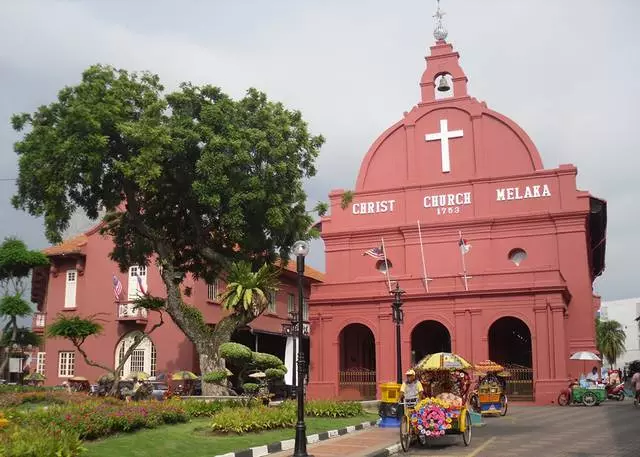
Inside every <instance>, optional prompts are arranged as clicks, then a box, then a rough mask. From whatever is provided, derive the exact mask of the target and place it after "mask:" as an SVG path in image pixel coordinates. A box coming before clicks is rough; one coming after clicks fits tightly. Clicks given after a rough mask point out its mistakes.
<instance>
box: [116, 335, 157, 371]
mask: <svg viewBox="0 0 640 457" xmlns="http://www.w3.org/2000/svg"><path fill="white" fill-rule="evenodd" d="M139 335H141V332H137V331H136V332H131V333H128V334H127V335H125V336H124V337H123V338H122V339H121V340H120V342H119V343H118V346H117V347H116V357H115V359H116V366H117V365H119V364H120V363H122V360H123V359H124V355H125V352H126V351H127V350H128V349H129V348H130V347H131V345H132V344H133V342H134V341H135V338H136V336H139ZM157 359H158V354H157V352H156V347H155V345H154V344H153V342H152V341H151V339H149V337H147V336H145V337H144V339H143V340H142V341H141V342H140V344H138V346H137V347H136V348H135V349H134V350H133V352H132V353H131V355H130V356H129V360H127V362H126V363H125V364H124V367H123V368H122V376H124V377H126V376H129V374H131V373H132V372H134V371H142V372H144V373H147V374H148V375H149V376H155V375H156V368H157V366H156V365H157Z"/></svg>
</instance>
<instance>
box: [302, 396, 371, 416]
mask: <svg viewBox="0 0 640 457" xmlns="http://www.w3.org/2000/svg"><path fill="white" fill-rule="evenodd" d="M304 411H305V413H306V415H308V416H315V417H355V416H362V415H363V414H364V410H363V409H362V404H360V403H359V402H355V401H331V400H311V401H308V402H306V404H305V407H304Z"/></svg>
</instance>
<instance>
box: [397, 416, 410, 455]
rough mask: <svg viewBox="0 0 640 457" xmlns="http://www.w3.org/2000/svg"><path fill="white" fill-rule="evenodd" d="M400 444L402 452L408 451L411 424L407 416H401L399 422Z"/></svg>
mask: <svg viewBox="0 0 640 457" xmlns="http://www.w3.org/2000/svg"><path fill="white" fill-rule="evenodd" d="M400 445H401V446H402V450H403V451H404V452H409V448H410V447H411V424H409V418H408V417H407V416H402V421H401V422H400Z"/></svg>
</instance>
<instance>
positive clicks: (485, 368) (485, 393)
mask: <svg viewBox="0 0 640 457" xmlns="http://www.w3.org/2000/svg"><path fill="white" fill-rule="evenodd" d="M474 370H475V372H476V374H477V375H478V384H477V387H476V389H475V390H474V392H473V393H472V394H471V396H470V398H469V405H471V408H473V410H474V411H475V412H477V413H480V414H483V415H493V414H495V415H498V414H499V415H501V416H506V414H507V408H508V399H507V393H506V379H505V378H508V377H509V376H510V373H509V372H508V371H505V370H504V367H503V366H502V365H500V364H497V363H495V362H492V361H491V360H485V361H484V362H480V363H477V364H476V365H475V367H474Z"/></svg>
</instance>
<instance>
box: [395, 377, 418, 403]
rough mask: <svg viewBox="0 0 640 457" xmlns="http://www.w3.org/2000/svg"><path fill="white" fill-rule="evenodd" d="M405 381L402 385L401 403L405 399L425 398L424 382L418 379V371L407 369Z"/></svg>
mask: <svg viewBox="0 0 640 457" xmlns="http://www.w3.org/2000/svg"><path fill="white" fill-rule="evenodd" d="M405 375H406V379H405V382H403V383H402V386H400V403H402V402H403V401H405V400H409V401H416V400H421V399H422V398H424V388H423V387H422V383H421V382H420V381H418V380H417V379H416V372H415V371H413V370H407V372H406V373H405Z"/></svg>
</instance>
